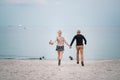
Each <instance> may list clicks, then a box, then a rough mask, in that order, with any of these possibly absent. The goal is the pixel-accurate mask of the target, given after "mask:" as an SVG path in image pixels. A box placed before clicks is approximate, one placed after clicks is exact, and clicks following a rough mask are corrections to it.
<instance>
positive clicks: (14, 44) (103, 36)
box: [0, 25, 120, 59]
mask: <svg viewBox="0 0 120 80" xmlns="http://www.w3.org/2000/svg"><path fill="white" fill-rule="evenodd" d="M77 29H80V30H81V32H82V34H83V35H84V36H85V37H86V39H87V45H85V46H84V57H85V59H120V54H119V53H120V49H119V48H120V42H119V41H120V35H119V33H120V27H119V26H118V27H112V26H110V27H109V26H107V27H106V26H94V27H93V26H80V27H78V26H75V27H72V26H71V27H70V26H69V27H68V26H66V27H48V26H44V27H41V26H25V25H9V26H1V27H0V58H15V59H16V58H17V59H23V58H24V59H25V58H40V57H42V56H44V57H45V58H46V59H57V52H56V51H55V48H56V44H54V45H53V46H52V45H49V44H48V43H49V41H50V40H53V41H54V40H55V39H56V36H57V31H58V30H62V35H63V36H64V37H65V39H66V41H67V42H68V43H69V44H70V42H71V40H72V38H73V37H74V35H76V30H77ZM75 55H76V49H75V42H74V44H73V46H72V49H69V48H68V46H67V45H65V51H64V54H63V59H69V56H72V57H73V58H74V59H75Z"/></svg>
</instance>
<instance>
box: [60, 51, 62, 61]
mask: <svg viewBox="0 0 120 80" xmlns="http://www.w3.org/2000/svg"><path fill="white" fill-rule="evenodd" d="M62 55H63V51H60V60H61V59H62Z"/></svg>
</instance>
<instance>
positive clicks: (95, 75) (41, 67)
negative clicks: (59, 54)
mask: <svg viewBox="0 0 120 80" xmlns="http://www.w3.org/2000/svg"><path fill="white" fill-rule="evenodd" d="M0 80H120V60H86V61H85V66H84V67H82V66H81V64H76V61H75V60H73V61H69V60H63V61H62V64H61V66H58V65H57V60H15V59H12V60H11V59H2V60H0Z"/></svg>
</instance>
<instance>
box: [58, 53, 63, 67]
mask: <svg viewBox="0 0 120 80" xmlns="http://www.w3.org/2000/svg"><path fill="white" fill-rule="evenodd" d="M62 54H63V51H59V52H58V65H60V64H61V59H62Z"/></svg>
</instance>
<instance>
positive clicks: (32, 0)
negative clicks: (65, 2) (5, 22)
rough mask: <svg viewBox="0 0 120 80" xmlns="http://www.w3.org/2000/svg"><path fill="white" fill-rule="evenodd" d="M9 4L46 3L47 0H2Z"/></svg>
mask: <svg viewBox="0 0 120 80" xmlns="http://www.w3.org/2000/svg"><path fill="white" fill-rule="evenodd" d="M4 2H6V3H10V4H46V3H47V0H4Z"/></svg>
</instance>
